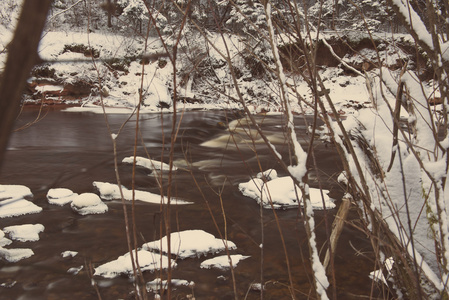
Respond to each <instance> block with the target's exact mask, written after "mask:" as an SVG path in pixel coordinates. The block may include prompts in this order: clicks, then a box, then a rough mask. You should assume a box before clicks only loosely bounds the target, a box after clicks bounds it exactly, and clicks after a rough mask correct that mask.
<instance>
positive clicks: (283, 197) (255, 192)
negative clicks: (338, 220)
mask: <svg viewBox="0 0 449 300" xmlns="http://www.w3.org/2000/svg"><path fill="white" fill-rule="evenodd" d="M239 190H240V192H241V193H242V194H243V195H244V196H247V197H250V198H253V199H255V200H256V201H257V203H260V202H262V204H263V206H264V207H265V208H271V203H272V204H273V207H274V208H276V209H278V208H289V207H295V206H298V205H299V202H302V200H301V196H302V194H301V191H300V189H299V188H297V187H296V188H295V184H294V182H293V180H292V178H291V177H289V176H285V177H278V178H275V179H272V180H270V181H268V182H264V181H263V180H262V179H260V178H253V179H251V180H249V181H248V182H244V183H240V184H239ZM328 192H329V191H328V190H322V191H320V190H319V189H315V188H310V189H309V194H310V201H311V204H312V206H313V208H314V209H323V200H324V203H325V205H326V208H328V209H329V208H334V207H335V203H334V202H333V201H332V199H331V198H329V196H328V195H327V193H328ZM296 195H298V197H297V196H296ZM298 198H299V201H298ZM270 202H271V203H270Z"/></svg>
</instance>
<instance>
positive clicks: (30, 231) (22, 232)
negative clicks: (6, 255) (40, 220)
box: [3, 224, 45, 242]
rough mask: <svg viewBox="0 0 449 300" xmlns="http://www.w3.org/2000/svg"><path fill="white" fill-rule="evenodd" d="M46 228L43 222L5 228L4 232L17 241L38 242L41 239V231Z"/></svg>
mask: <svg viewBox="0 0 449 300" xmlns="http://www.w3.org/2000/svg"><path fill="white" fill-rule="evenodd" d="M44 229H45V227H44V225H42V224H23V225H14V226H8V227H5V228H3V232H5V233H7V234H8V235H9V237H10V238H11V239H13V240H15V241H20V242H36V241H38V240H39V233H41V232H43V231H44Z"/></svg>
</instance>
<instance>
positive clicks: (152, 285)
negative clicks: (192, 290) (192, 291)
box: [147, 278, 195, 292]
mask: <svg viewBox="0 0 449 300" xmlns="http://www.w3.org/2000/svg"><path fill="white" fill-rule="evenodd" d="M171 284H172V286H174V287H177V286H187V287H192V286H194V285H195V283H194V282H193V281H187V280H184V279H172V280H171ZM161 286H162V288H163V289H164V290H166V289H167V280H161V279H160V278H156V279H154V280H152V281H149V282H147V291H149V292H153V291H154V292H157V291H159V289H160V288H161Z"/></svg>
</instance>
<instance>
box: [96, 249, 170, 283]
mask: <svg viewBox="0 0 449 300" xmlns="http://www.w3.org/2000/svg"><path fill="white" fill-rule="evenodd" d="M137 255H138V261H139V267H140V269H141V270H142V271H156V270H159V269H166V268H168V257H167V256H165V255H160V254H157V253H153V252H150V251H146V250H139V251H137ZM133 258H134V260H135V261H136V253H135V251H133ZM161 260H162V265H161ZM172 267H176V263H175V262H174V261H172ZM121 274H123V275H128V276H131V275H132V274H133V267H132V261H131V256H130V254H129V252H128V253H126V254H124V255H122V256H120V257H119V258H117V259H116V260H113V261H110V262H108V263H105V264H103V265H100V266H98V267H96V268H95V272H94V275H95V276H103V277H105V278H114V277H117V276H119V275H121Z"/></svg>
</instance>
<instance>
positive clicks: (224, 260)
mask: <svg viewBox="0 0 449 300" xmlns="http://www.w3.org/2000/svg"><path fill="white" fill-rule="evenodd" d="M248 257H249V256H243V255H241V254H234V255H229V256H227V255H221V256H217V257H214V258H211V259H207V260H205V261H203V262H202V263H201V265H200V268H203V269H211V268H214V269H220V270H228V269H230V268H231V264H230V262H232V267H233V268H235V267H236V266H237V264H238V263H239V262H240V261H241V260H244V259H247V258H248Z"/></svg>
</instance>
